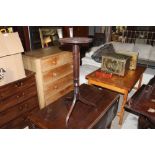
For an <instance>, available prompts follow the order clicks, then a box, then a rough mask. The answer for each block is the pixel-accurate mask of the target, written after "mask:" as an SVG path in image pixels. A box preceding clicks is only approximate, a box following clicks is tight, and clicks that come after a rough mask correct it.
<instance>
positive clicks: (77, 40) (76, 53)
mask: <svg viewBox="0 0 155 155" xmlns="http://www.w3.org/2000/svg"><path fill="white" fill-rule="evenodd" d="M59 41H60V43H61V44H72V45H73V80H74V95H73V98H70V99H71V100H73V102H72V105H71V108H70V110H69V112H68V114H67V117H66V124H67V123H68V121H69V117H70V115H71V113H72V111H73V108H74V106H75V103H76V102H77V101H78V100H79V101H81V102H82V103H84V104H88V105H91V106H94V107H95V104H94V103H92V102H89V101H88V100H86V99H85V98H84V97H82V95H81V94H80V91H79V72H80V71H79V68H80V47H79V45H80V44H88V43H90V42H92V39H91V38H86V37H73V38H62V39H60V40H59Z"/></svg>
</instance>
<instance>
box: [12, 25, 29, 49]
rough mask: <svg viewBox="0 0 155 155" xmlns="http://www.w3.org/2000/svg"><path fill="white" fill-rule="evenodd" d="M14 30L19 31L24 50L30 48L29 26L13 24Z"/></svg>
mask: <svg viewBox="0 0 155 155" xmlns="http://www.w3.org/2000/svg"><path fill="white" fill-rule="evenodd" d="M13 31H14V32H18V34H19V37H20V39H21V42H22V45H23V48H24V51H29V50H30V39H29V29H28V26H13Z"/></svg>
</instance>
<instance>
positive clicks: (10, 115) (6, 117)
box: [0, 97, 38, 127]
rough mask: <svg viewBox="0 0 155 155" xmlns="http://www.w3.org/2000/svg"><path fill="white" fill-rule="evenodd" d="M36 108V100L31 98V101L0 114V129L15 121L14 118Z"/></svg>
mask: <svg viewBox="0 0 155 155" xmlns="http://www.w3.org/2000/svg"><path fill="white" fill-rule="evenodd" d="M37 106H38V98H37V97H32V98H31V99H29V100H27V101H25V102H23V103H21V104H19V105H17V106H14V107H13V108H10V109H8V110H6V111H3V112H1V113H0V127H1V126H2V125H4V124H5V123H7V122H9V121H11V120H13V119H15V118H16V117H18V116H20V115H22V114H24V113H26V112H28V111H30V110H32V109H33V108H35V107H37Z"/></svg>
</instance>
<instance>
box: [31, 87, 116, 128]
mask: <svg viewBox="0 0 155 155" xmlns="http://www.w3.org/2000/svg"><path fill="white" fill-rule="evenodd" d="M80 93H81V94H82V96H83V95H84V97H85V99H86V100H88V101H91V102H93V103H94V104H95V105H96V107H93V106H90V105H86V104H83V103H82V102H80V101H78V102H76V105H75V107H74V110H73V112H72V114H71V117H70V119H69V122H68V126H66V123H65V119H66V116H67V113H68V111H69V109H70V106H71V103H72V102H71V101H67V100H66V96H72V95H73V92H70V93H69V94H67V95H65V96H64V97H61V98H60V99H59V100H57V101H56V102H54V103H52V104H50V105H48V106H47V107H45V108H43V109H41V110H39V111H38V112H35V113H33V114H32V115H30V116H29V120H30V122H33V123H34V124H35V125H37V126H39V128H46V129H47V128H50V129H65V128H76V129H85V128H93V126H95V125H96V124H97V123H98V121H99V120H100V119H101V118H102V117H103V115H104V114H105V113H106V112H107V111H108V109H109V108H110V107H112V105H114V104H115V103H116V100H118V99H119V95H118V93H116V92H112V91H110V90H106V89H103V90H99V89H98V88H96V87H95V86H90V85H86V84H83V85H81V86H80Z"/></svg>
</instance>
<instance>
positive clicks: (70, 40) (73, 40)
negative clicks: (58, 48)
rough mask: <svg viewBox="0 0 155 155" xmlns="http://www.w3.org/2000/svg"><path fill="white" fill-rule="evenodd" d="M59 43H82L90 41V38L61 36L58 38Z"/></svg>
mask: <svg viewBox="0 0 155 155" xmlns="http://www.w3.org/2000/svg"><path fill="white" fill-rule="evenodd" d="M59 41H60V42H61V43H67V44H83V43H90V42H92V38H87V37H73V38H61V39H59Z"/></svg>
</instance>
